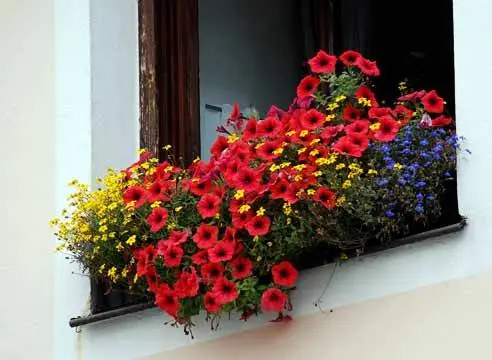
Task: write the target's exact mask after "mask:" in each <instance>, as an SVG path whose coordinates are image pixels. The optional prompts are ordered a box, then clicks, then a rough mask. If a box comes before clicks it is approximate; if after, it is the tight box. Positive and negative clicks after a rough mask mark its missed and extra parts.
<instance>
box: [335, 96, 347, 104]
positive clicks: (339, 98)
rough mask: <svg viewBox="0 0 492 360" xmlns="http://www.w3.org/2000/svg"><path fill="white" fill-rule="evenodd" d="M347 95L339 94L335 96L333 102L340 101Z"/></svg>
mask: <svg viewBox="0 0 492 360" xmlns="http://www.w3.org/2000/svg"><path fill="white" fill-rule="evenodd" d="M346 98H347V97H346V96H345V95H339V96H337V97H336V98H335V102H340V101H343V100H345V99H346Z"/></svg>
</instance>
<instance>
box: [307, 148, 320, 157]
mask: <svg viewBox="0 0 492 360" xmlns="http://www.w3.org/2000/svg"><path fill="white" fill-rule="evenodd" d="M309 155H310V156H316V155H319V150H318V149H314V150H311V152H310V153H309Z"/></svg>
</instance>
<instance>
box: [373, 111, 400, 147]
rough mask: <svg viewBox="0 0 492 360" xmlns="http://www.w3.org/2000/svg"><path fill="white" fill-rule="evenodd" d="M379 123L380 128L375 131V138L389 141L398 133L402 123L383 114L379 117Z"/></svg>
mask: <svg viewBox="0 0 492 360" xmlns="http://www.w3.org/2000/svg"><path fill="white" fill-rule="evenodd" d="M379 124H380V125H379V129H378V130H376V131H374V133H373V138H374V139H376V140H378V141H381V142H389V141H392V140H393V139H394V138H395V137H396V135H398V131H399V130H400V125H399V124H398V122H397V121H396V120H394V119H393V118H392V117H391V116H383V117H382V118H380V119H379Z"/></svg>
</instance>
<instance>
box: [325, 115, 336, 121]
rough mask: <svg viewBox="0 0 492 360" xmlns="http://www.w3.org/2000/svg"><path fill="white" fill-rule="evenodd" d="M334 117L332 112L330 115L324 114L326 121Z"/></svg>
mask: <svg viewBox="0 0 492 360" xmlns="http://www.w3.org/2000/svg"><path fill="white" fill-rule="evenodd" d="M334 118H335V115H334V114H330V115H327V116H326V118H325V121H326V122H330V121H332V120H333V119H334Z"/></svg>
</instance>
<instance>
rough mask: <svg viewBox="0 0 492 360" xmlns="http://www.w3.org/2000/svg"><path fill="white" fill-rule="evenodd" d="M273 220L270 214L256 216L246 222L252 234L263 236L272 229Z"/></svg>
mask: <svg viewBox="0 0 492 360" xmlns="http://www.w3.org/2000/svg"><path fill="white" fill-rule="evenodd" d="M270 224H271V220H270V218H269V217H268V216H264V215H263V216H254V217H253V218H252V219H251V220H250V221H248V223H247V224H246V230H248V233H249V234H250V235H251V236H262V235H266V234H268V232H269V231H270Z"/></svg>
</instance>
